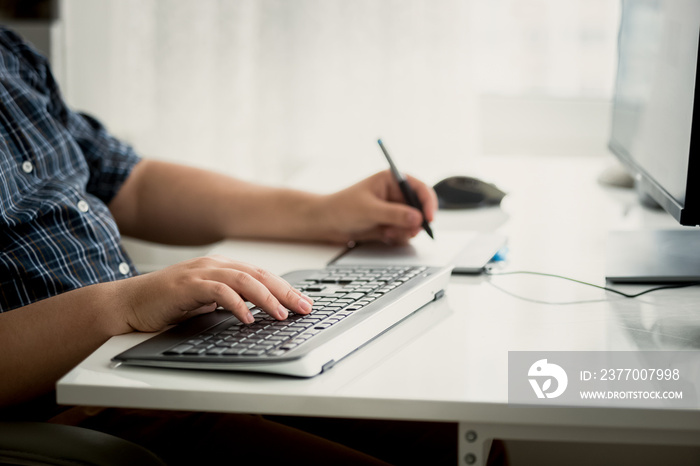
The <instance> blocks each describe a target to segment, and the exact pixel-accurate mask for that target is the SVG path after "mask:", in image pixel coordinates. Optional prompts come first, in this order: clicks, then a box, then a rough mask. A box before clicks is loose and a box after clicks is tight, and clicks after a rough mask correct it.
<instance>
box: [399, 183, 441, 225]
mask: <svg viewBox="0 0 700 466" xmlns="http://www.w3.org/2000/svg"><path fill="white" fill-rule="evenodd" d="M406 179H407V180H408V184H410V185H411V188H413V190H414V191H415V192H416V195H417V196H418V199H419V200H420V202H421V204H422V205H423V213H424V214H425V218H426V220H428V222H432V221H433V219H434V217H435V212H436V211H437V209H438V199H437V194H435V190H434V189H433V188H431V187H429V186H428V185H426V184H425V183H423V182H422V181H420V180H418V179H417V178H414V177H412V176H411V175H406Z"/></svg>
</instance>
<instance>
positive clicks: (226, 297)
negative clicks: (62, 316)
mask: <svg viewBox="0 0 700 466" xmlns="http://www.w3.org/2000/svg"><path fill="white" fill-rule="evenodd" d="M114 284H115V286H117V287H118V289H117V291H116V293H117V296H116V299H117V300H119V302H120V303H122V304H123V306H119V308H120V309H121V310H122V312H121V315H120V316H119V317H120V319H121V321H122V323H123V324H125V326H123V329H122V330H123V332H122V333H127V332H130V331H133V330H138V331H144V332H151V331H157V330H160V329H162V328H164V327H165V326H167V325H170V324H174V323H178V322H181V321H183V320H185V319H188V318H190V317H193V316H195V315H198V314H203V313H207V312H212V311H213V310H214V309H216V308H217V307H219V306H222V307H223V308H224V309H227V310H229V311H231V312H232V313H233V314H234V315H235V316H236V317H237V318H238V319H239V320H241V321H242V322H244V323H251V322H253V320H254V318H253V316H252V314H251V313H250V311H249V309H248V307H247V306H246V303H245V301H250V302H251V303H253V304H255V305H256V306H259V307H260V308H261V309H262V310H264V311H265V312H267V313H268V314H270V315H271V316H273V317H275V318H276V319H280V320H283V319H286V318H287V314H288V312H287V310H291V311H294V312H296V313H299V314H308V313H309V312H311V306H312V304H313V302H312V300H311V298H309V297H307V296H305V295H304V294H302V293H301V292H300V291H298V290H296V289H294V288H293V287H292V286H291V285H290V284H289V283H287V282H286V281H285V280H283V279H282V278H280V277H278V276H276V275H274V274H272V273H270V272H267V271H265V270H262V269H260V268H257V267H255V266H252V265H250V264H245V263H242V262H235V261H232V260H229V259H226V258H224V257H202V258H198V259H193V260H189V261H185V262H181V263H179V264H175V265H173V266H170V267H167V268H165V269H163V270H159V271H157V272H152V273H149V274H145V275H141V276H137V277H133V278H129V279H126V280H120V281H117V282H114Z"/></svg>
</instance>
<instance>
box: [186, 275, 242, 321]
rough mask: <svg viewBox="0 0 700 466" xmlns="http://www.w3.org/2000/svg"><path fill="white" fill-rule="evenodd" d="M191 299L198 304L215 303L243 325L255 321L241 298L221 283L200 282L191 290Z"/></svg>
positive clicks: (216, 281) (215, 281)
mask: <svg viewBox="0 0 700 466" xmlns="http://www.w3.org/2000/svg"><path fill="white" fill-rule="evenodd" d="M192 298H193V299H195V300H196V301H198V302H200V303H217V304H218V305H220V306H222V307H223V308H224V309H226V310H228V311H230V312H231V313H233V315H234V316H236V317H237V318H238V320H240V321H241V322H243V323H245V324H251V323H253V321H254V320H255V318H254V317H253V314H252V313H251V312H250V309H248V306H247V305H246V303H245V301H244V300H243V298H241V296H240V295H239V294H238V293H236V292H235V291H234V290H233V289H232V288H231V287H230V286H228V285H227V284H225V283H222V282H221V281H218V280H201V281H200V282H199V283H197V286H196V287H194V290H192ZM198 309H199V308H198Z"/></svg>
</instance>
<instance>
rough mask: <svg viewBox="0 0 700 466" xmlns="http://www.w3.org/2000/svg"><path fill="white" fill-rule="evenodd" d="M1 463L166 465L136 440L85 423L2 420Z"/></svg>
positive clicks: (0, 432)
mask: <svg viewBox="0 0 700 466" xmlns="http://www.w3.org/2000/svg"><path fill="white" fill-rule="evenodd" d="M0 465H24V466H39V465H57V466H76V465H80V466H123V465H129V466H165V463H164V462H163V461H162V460H160V459H159V458H158V457H157V456H156V455H155V454H153V453H152V452H150V451H149V450H147V449H146V448H143V447H142V446H140V445H137V444H135V443H132V442H129V441H126V440H123V439H120V438H118V437H114V436H112V435H108V434H105V433H102V432H96V431H93V430H89V429H84V428H82V427H73V426H64V425H59V424H48V423H43V422H0Z"/></svg>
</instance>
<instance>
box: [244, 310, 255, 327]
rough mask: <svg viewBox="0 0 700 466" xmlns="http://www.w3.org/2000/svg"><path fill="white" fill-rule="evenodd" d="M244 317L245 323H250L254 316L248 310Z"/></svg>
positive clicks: (253, 320)
mask: <svg viewBox="0 0 700 466" xmlns="http://www.w3.org/2000/svg"><path fill="white" fill-rule="evenodd" d="M244 317H245V323H246V324H252V323H253V322H255V317H253V314H251V313H250V312H248V314H246V315H245V316H244Z"/></svg>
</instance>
